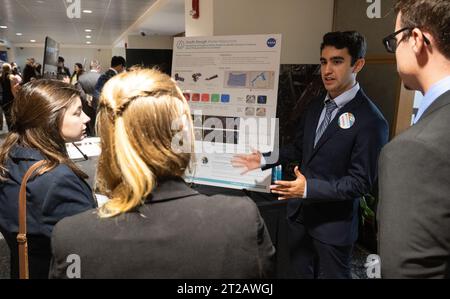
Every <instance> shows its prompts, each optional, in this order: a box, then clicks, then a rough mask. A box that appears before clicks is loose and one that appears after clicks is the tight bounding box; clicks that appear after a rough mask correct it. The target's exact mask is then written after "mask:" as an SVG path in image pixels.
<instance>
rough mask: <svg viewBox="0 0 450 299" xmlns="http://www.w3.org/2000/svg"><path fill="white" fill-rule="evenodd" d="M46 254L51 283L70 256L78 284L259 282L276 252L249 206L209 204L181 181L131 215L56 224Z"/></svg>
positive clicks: (88, 215)
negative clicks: (134, 280) (75, 262)
mask: <svg viewBox="0 0 450 299" xmlns="http://www.w3.org/2000/svg"><path fill="white" fill-rule="evenodd" d="M52 250H53V256H54V258H53V260H52V266H51V271H50V278H66V269H67V267H68V263H67V262H66V259H67V256H68V255H70V254H77V255H78V256H79V257H80V260H81V278H183V279H187V278H262V277H267V276H270V275H271V272H272V270H273V261H272V259H273V257H274V252H275V249H274V247H273V246H272V242H271V240H270V236H269V234H268V232H267V229H266V227H265V225H264V221H263V219H262V218H261V216H260V214H259V211H258V208H257V207H256V205H255V203H254V202H253V201H252V200H250V199H249V198H246V197H229V196H221V195H215V196H211V197H207V196H205V195H201V194H199V193H198V192H196V191H194V190H192V189H191V188H189V187H188V186H187V185H186V184H185V183H184V182H183V181H182V180H170V181H166V182H163V183H161V184H160V185H159V186H158V187H157V188H156V189H155V190H154V191H153V192H152V194H151V196H150V197H149V198H148V199H147V201H146V203H145V204H144V205H143V206H141V207H139V208H137V210H136V211H134V212H129V213H125V214H122V215H120V216H117V217H114V218H106V219H100V218H99V217H98V215H97V214H96V211H94V210H92V211H87V212H85V213H82V214H79V215H76V216H74V217H69V218H66V219H64V220H62V221H61V222H59V223H58V225H57V226H56V227H55V230H54V231H53V237H52Z"/></svg>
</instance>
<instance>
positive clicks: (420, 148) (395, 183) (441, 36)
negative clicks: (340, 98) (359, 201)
mask: <svg viewBox="0 0 450 299" xmlns="http://www.w3.org/2000/svg"><path fill="white" fill-rule="evenodd" d="M395 12H396V13H397V20H396V25H395V32H394V33H392V34H391V35H389V36H387V37H386V38H385V39H384V40H383V42H384V45H385V47H386V50H387V51H388V52H390V53H395V57H396V59H397V69H398V73H399V75H400V77H401V78H402V80H403V83H404V85H405V86H406V88H407V89H410V90H418V91H420V92H421V93H422V94H423V95H424V98H423V100H422V102H421V104H420V106H419V111H418V113H417V115H416V117H415V119H414V125H413V126H412V127H411V128H409V129H408V130H406V131H405V132H403V133H402V134H400V135H398V136H397V137H395V138H394V139H393V140H392V141H391V142H390V143H389V144H388V145H386V146H385V147H384V149H383V151H382V152H381V156H380V171H379V177H380V182H379V189H380V192H379V197H380V201H379V205H378V224H379V229H378V232H379V254H380V258H381V275H382V278H450V1H448V0H416V1H412V0H398V1H396V3H395Z"/></svg>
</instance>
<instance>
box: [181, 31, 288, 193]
mask: <svg viewBox="0 0 450 299" xmlns="http://www.w3.org/2000/svg"><path fill="white" fill-rule="evenodd" d="M173 49H174V51H173V61H172V77H173V79H174V80H175V81H176V82H177V84H178V85H179V86H180V88H181V89H182V91H183V94H184V96H185V98H186V100H187V101H188V103H189V105H190V109H191V114H192V119H193V123H194V132H195V163H194V167H193V168H192V169H191V170H190V171H188V172H186V180H187V181H189V182H194V183H198V184H203V185H212V186H219V187H226V188H233V189H247V190H252V191H260V192H269V185H270V181H271V170H266V171H261V170H260V169H258V170H254V171H251V172H248V173H246V174H244V175H241V173H242V169H238V168H234V167H232V165H231V159H232V157H233V156H234V155H236V154H243V153H250V152H251V151H252V150H259V151H261V152H267V151H272V150H273V149H276V148H278V140H277V136H276V134H275V133H276V132H277V131H278V130H277V120H276V107H277V94H278V79H279V69H280V54H281V35H280V34H269V35H246V36H214V37H180V38H175V40H174V47H173Z"/></svg>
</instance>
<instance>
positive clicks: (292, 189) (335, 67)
mask: <svg viewBox="0 0 450 299" xmlns="http://www.w3.org/2000/svg"><path fill="white" fill-rule="evenodd" d="M320 50H321V51H320V64H321V75H322V81H323V84H324V86H325V89H326V90H327V92H328V93H327V96H326V97H325V98H323V97H322V98H317V99H315V100H313V101H312V104H311V105H310V107H309V108H308V110H307V112H306V113H305V115H302V117H301V121H300V122H299V126H298V131H297V136H296V138H295V141H294V142H293V143H292V144H290V145H287V146H285V147H284V148H282V149H280V158H279V159H278V161H270V153H265V154H261V153H259V152H255V153H253V154H250V155H237V156H235V157H234V158H233V160H232V163H233V165H234V166H236V167H244V168H245V172H247V171H249V170H252V169H256V168H260V167H261V168H262V169H267V168H271V167H274V166H276V165H278V164H282V163H286V162H292V161H300V162H301V163H300V165H299V166H298V167H295V170H294V173H295V175H296V177H297V179H296V180H293V181H275V182H274V185H273V186H271V191H272V192H273V193H275V194H277V195H278V196H279V199H280V200H285V199H292V200H291V201H289V202H288V206H287V213H288V224H289V233H288V235H289V247H290V258H291V265H292V267H293V270H294V271H295V274H296V277H299V278H351V271H350V262H351V255H352V250H353V244H354V243H355V241H356V239H357V237H358V223H359V199H360V198H361V197H362V196H363V195H365V194H366V193H368V192H370V191H371V189H372V186H373V184H374V182H375V180H376V177H377V160H378V156H379V153H380V150H381V148H382V147H383V146H384V145H385V144H386V142H387V140H388V125H387V122H386V120H385V119H384V117H383V116H382V114H381V112H380V111H379V110H378V108H376V106H375V105H374V104H373V103H372V102H371V101H370V100H369V98H368V97H367V96H366V95H365V93H364V92H363V90H362V88H360V86H359V83H358V82H357V81H356V76H357V74H358V73H359V72H360V71H361V69H362V68H363V66H364V63H365V60H364V57H365V54H366V41H365V38H364V37H363V36H362V35H361V34H359V33H358V32H356V31H347V32H329V33H327V34H325V36H324V37H323V42H322V45H321V47H320Z"/></svg>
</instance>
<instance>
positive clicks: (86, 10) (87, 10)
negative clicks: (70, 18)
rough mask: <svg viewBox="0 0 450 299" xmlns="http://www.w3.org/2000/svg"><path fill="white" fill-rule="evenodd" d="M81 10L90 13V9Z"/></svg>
mask: <svg viewBox="0 0 450 299" xmlns="http://www.w3.org/2000/svg"><path fill="white" fill-rule="evenodd" d="M83 12H84V13H92V10H89V9H85V10H83Z"/></svg>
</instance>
